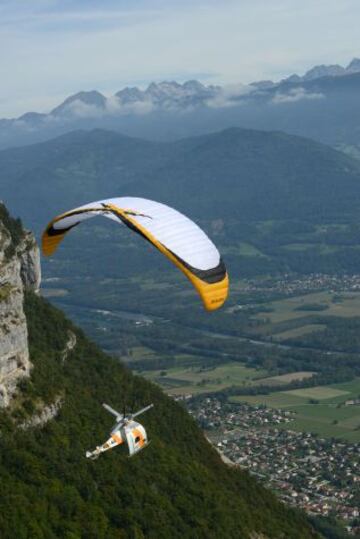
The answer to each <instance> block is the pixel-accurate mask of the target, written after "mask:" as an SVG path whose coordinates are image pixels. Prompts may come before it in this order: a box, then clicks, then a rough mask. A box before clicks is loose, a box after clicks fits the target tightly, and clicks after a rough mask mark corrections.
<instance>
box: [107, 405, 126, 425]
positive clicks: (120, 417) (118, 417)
mask: <svg viewBox="0 0 360 539" xmlns="http://www.w3.org/2000/svg"><path fill="white" fill-rule="evenodd" d="M103 407H104V408H105V410H107V411H108V412H110V414H112V415H114V416H115V417H116V420H117V421H120V420H121V419H122V418H123V417H124V416H123V415H122V414H119V412H117V411H116V410H114V408H111V406H109V405H108V404H105V403H104V402H103Z"/></svg>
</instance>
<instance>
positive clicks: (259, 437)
mask: <svg viewBox="0 0 360 539" xmlns="http://www.w3.org/2000/svg"><path fill="white" fill-rule="evenodd" d="M184 402H185V403H186V406H187V409H188V411H189V413H190V414H191V415H192V416H193V417H194V418H195V419H196V421H197V422H198V424H199V425H200V426H201V428H202V429H203V430H204V432H205V434H206V436H207V438H208V439H209V440H210V441H211V443H212V444H213V445H214V446H215V447H216V448H217V450H218V451H219V453H220V454H221V456H222V458H223V460H224V461H225V462H227V463H228V464H231V465H235V466H239V467H241V468H243V469H246V470H248V471H249V472H250V473H251V474H252V475H254V476H256V477H257V478H258V479H259V480H260V481H262V482H263V483H265V484H266V486H268V487H270V488H271V489H272V490H274V491H275V492H276V493H277V494H278V495H279V496H280V498H281V499H282V500H283V501H284V502H285V503H287V504H289V505H293V506H295V507H301V508H303V509H304V510H305V511H307V512H308V513H310V514H313V515H322V516H335V517H336V518H337V519H339V520H340V521H343V522H344V525H345V527H346V529H347V530H348V532H350V533H352V534H355V533H358V532H359V531H360V512H359V507H360V464H359V463H360V444H359V443H347V442H344V441H339V440H334V439H323V438H319V437H317V436H315V435H313V434H310V433H303V432H296V431H293V430H291V423H292V421H293V413H292V412H290V411H286V410H275V409H270V408H267V407H265V406H249V405H248V404H230V403H228V402H221V401H220V400H219V399H218V398H216V397H204V398H199V397H198V398H196V399H190V398H188V399H184Z"/></svg>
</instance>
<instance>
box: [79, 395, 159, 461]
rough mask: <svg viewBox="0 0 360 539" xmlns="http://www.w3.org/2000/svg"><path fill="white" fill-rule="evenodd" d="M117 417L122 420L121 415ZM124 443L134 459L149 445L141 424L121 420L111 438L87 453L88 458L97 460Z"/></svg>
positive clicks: (129, 420)
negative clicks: (101, 455) (102, 454)
mask: <svg viewBox="0 0 360 539" xmlns="http://www.w3.org/2000/svg"><path fill="white" fill-rule="evenodd" d="M105 407H106V408H107V409H108V410H109V411H110V412H111V413H114V412H115V413H116V411H115V410H113V409H112V408H110V407H109V406H108V405H105ZM151 407H152V405H150V406H149V407H147V408H144V409H143V410H141V411H140V412H138V413H137V414H134V415H138V414H139V413H142V412H143V411H146V410H147V409H149V408H151ZM114 415H115V414H114ZM117 417H118V418H119V419H120V415H118V416H117ZM130 417H131V416H130ZM123 443H127V445H128V449H129V456H130V457H132V456H133V455H135V454H136V453H138V452H139V451H141V450H142V449H144V448H145V447H146V446H147V445H148V444H149V441H148V439H147V435H146V430H145V429H144V427H143V426H142V425H141V424H140V423H138V422H137V421H134V420H133V419H131V418H121V419H120V421H119V422H118V423H117V424H116V425H115V427H114V428H113V430H112V431H111V435H110V438H109V439H108V440H107V441H106V442H105V443H103V444H102V445H100V446H97V447H96V449H94V451H87V452H86V457H87V458H90V459H92V460H95V459H97V458H98V457H99V456H100V454H101V453H104V452H105V451H108V450H109V449H113V448H114V447H116V446H118V445H121V444H123Z"/></svg>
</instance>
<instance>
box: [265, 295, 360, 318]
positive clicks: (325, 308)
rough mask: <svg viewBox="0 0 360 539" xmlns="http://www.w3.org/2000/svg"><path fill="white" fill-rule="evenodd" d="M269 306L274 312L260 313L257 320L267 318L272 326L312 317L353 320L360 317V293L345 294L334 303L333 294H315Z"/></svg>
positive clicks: (276, 302)
mask: <svg viewBox="0 0 360 539" xmlns="http://www.w3.org/2000/svg"><path fill="white" fill-rule="evenodd" d="M307 305H311V306H316V305H318V306H319V309H318V310H316V308H312V309H311V310H307V309H306V306H307ZM267 306H268V307H271V309H273V311H272V312H259V313H257V315H256V318H258V319H264V318H266V319H267V320H268V321H269V323H270V324H278V323H280V322H286V321H289V320H295V319H297V318H307V317H308V316H310V315H321V316H341V317H345V318H348V317H350V318H351V317H354V316H360V293H359V292H343V293H342V294H341V297H340V298H338V299H337V300H336V301H334V295H333V294H332V293H331V292H326V291H324V292H314V293H312V294H305V295H301V296H295V297H291V298H285V299H282V300H278V301H273V302H270V303H268V304H267Z"/></svg>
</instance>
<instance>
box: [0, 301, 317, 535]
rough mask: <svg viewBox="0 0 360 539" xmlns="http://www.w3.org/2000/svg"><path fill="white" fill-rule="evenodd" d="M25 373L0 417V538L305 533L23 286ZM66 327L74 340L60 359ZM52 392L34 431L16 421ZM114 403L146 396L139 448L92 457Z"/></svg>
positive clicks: (171, 408) (185, 422)
mask: <svg viewBox="0 0 360 539" xmlns="http://www.w3.org/2000/svg"><path fill="white" fill-rule="evenodd" d="M25 308H26V315H27V320H28V326H29V343H30V352H31V359H32V361H33V364H34V369H33V374H32V378H31V381H25V382H23V383H22V388H21V389H22V393H21V398H20V397H19V398H18V399H17V401H16V402H15V403H14V405H13V407H12V410H11V411H10V412H3V413H2V414H1V437H0V455H1V457H0V480H1V484H2V494H1V497H0V509H1V510H0V534H1V537H2V538H4V539H5V538H13V537H15V536H16V537H17V538H18V539H22V538H24V539H25V538H30V537H31V539H38V538H39V539H40V538H42V539H51V538H58V537H66V538H68V539H70V538H71V539H75V538H94V539H95V538H96V539H99V538H102V537H109V536H112V537H119V538H120V537H124V538H127V537H129V538H130V537H131V538H141V537H146V538H156V539H158V538H167V537H193V538H195V537H196V538H201V537H203V538H206V539H208V538H211V537H213V538H220V537H233V538H241V537H244V538H246V537H255V535H254V532H255V531H256V532H262V533H263V534H265V536H266V537H273V538H275V537H276V538H280V537H284V538H285V537H286V538H299V539H300V538H301V539H303V538H305V537H315V534H313V533H312V532H311V530H310V527H309V526H308V524H307V523H306V520H305V517H303V516H302V515H301V514H297V513H296V512H294V511H290V510H288V509H287V508H285V507H284V506H283V505H281V504H280V503H278V502H277V501H276V499H275V497H274V496H273V495H272V494H271V493H269V492H267V491H265V490H264V489H263V488H262V487H260V486H259V485H258V484H257V483H256V482H255V481H254V479H252V478H250V477H249V476H248V475H247V474H245V473H242V472H240V471H237V470H234V469H231V468H228V467H227V466H225V465H224V464H222V463H221V461H220V458H219V456H218V455H217V454H216V452H215V451H214V450H213V449H212V448H211V447H210V445H209V444H208V443H207V441H206V440H205V439H204V437H203V435H202V433H201V432H200V431H199V429H198V428H197V426H196V425H195V423H194V421H193V420H192V419H191V418H190V417H189V416H188V414H187V413H186V412H185V410H183V409H182V408H181V407H180V406H179V405H178V404H176V403H175V402H173V401H172V400H170V399H169V398H167V397H166V396H165V395H163V394H162V392H161V391H160V390H159V389H158V388H156V387H155V386H154V385H152V384H150V383H149V382H146V381H145V380H143V379H142V378H140V377H135V376H134V375H132V374H131V373H130V372H129V371H128V370H126V369H125V368H124V367H122V366H121V365H120V364H119V363H118V362H117V361H115V360H113V359H110V358H109V357H107V356H105V355H104V354H103V353H102V352H101V351H100V350H99V349H98V348H97V347H96V346H95V345H94V344H92V343H91V342H89V341H88V340H87V339H86V337H85V336H84V335H83V334H82V333H81V332H80V331H79V330H78V329H76V328H75V327H74V326H73V325H72V324H71V323H70V322H68V321H67V320H66V319H65V317H64V316H63V315H62V314H61V312H60V311H58V310H56V309H55V308H53V307H51V306H50V305H49V304H48V303H46V302H45V301H44V300H42V299H41V298H39V297H36V296H35V295H33V294H29V295H28V296H27V297H26V301H25ZM68 331H71V332H73V333H75V334H76V338H77V344H76V347H75V348H74V350H73V351H71V352H70V353H69V355H68V357H67V359H66V361H65V363H62V361H61V358H62V350H63V349H64V347H65V345H66V342H67V339H68ZM57 397H60V398H61V400H62V403H63V404H62V406H61V409H60V411H59V414H58V416H57V417H56V418H55V419H54V420H52V421H50V422H48V423H47V424H46V425H45V426H44V427H43V428H35V429H28V430H26V431H24V430H23V429H21V428H19V426H18V425H19V423H22V422H23V421H24V420H25V419H27V418H29V417H31V416H32V415H33V414H36V413H39V410H40V409H41V408H42V407H43V406H44V405H46V404H50V403H52V402H54V400H55V399H56V398H57ZM102 402H108V403H109V404H111V405H112V406H114V407H115V408H119V409H122V407H123V405H124V404H126V405H127V406H128V407H136V406H141V405H145V404H148V403H150V402H153V403H154V405H155V406H154V409H153V410H152V411H151V412H149V413H148V414H146V416H144V418H143V422H144V425H145V426H146V428H147V429H148V433H149V436H150V438H151V441H152V443H151V445H150V447H149V448H147V449H146V450H145V451H144V452H143V453H141V454H140V455H138V456H136V457H134V458H133V459H129V458H128V457H127V455H126V451H124V450H123V449H122V448H120V449H117V450H115V451H112V452H110V453H108V454H106V455H104V456H103V457H102V458H100V459H99V460H98V461H97V462H95V463H94V462H90V461H88V460H86V459H85V457H84V454H85V451H86V450H87V449H92V448H93V447H94V446H95V445H96V444H99V443H100V442H102V441H103V440H104V439H105V438H106V436H107V434H108V431H109V428H110V427H111V423H112V419H111V417H109V415H108V414H106V412H105V411H104V410H103V409H102V407H101V403H102Z"/></svg>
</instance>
